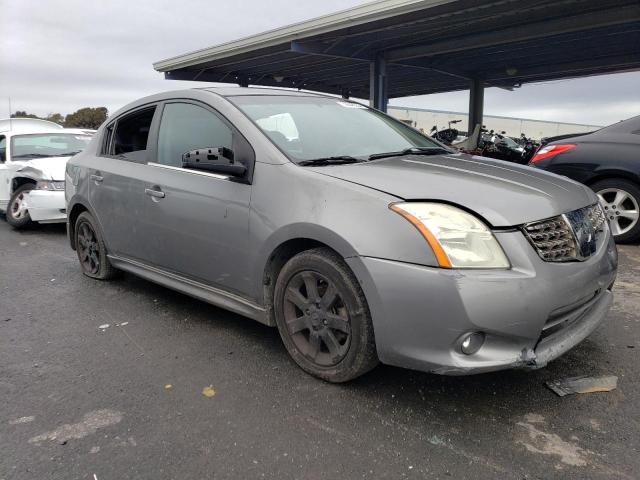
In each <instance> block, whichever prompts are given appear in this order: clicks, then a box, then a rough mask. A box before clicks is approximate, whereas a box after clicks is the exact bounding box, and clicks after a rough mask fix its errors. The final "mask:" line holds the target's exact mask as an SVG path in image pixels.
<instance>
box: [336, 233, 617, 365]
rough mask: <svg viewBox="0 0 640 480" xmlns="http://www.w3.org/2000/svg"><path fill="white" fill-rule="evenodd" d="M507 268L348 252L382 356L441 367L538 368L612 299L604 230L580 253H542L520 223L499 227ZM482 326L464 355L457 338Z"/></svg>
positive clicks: (611, 260) (577, 338) (612, 264)
mask: <svg viewBox="0 0 640 480" xmlns="http://www.w3.org/2000/svg"><path fill="white" fill-rule="evenodd" d="M496 237H497V238H498V240H499V241H500V243H501V245H502V247H503V249H504V250H505V253H506V254H507V256H508V257H509V259H510V260H511V263H512V268H511V269H510V270H445V269H439V268H432V267H425V266H419V265H412V264H407V263H401V262H395V261H390V260H383V259H379V258H370V257H352V258H349V259H347V262H348V263H349V265H350V267H351V268H352V270H353V271H354V272H355V274H356V276H357V277H358V279H359V280H360V282H361V285H362V288H363V290H364V293H365V296H366V298H367V301H368V303H369V308H370V310H371V315H372V320H373V326H374V331H375V336H376V347H377V351H378V356H379V358H380V360H381V361H382V362H383V363H386V364H390V365H396V366H399V367H404V368H413V369H416V370H423V371H429V372H434V373H440V374H446V375H464V374H473V373H482V372H489V371H494V370H502V369H506V368H540V367H543V366H545V365H546V364H547V363H548V362H550V361H552V360H553V359H555V358H557V357H559V356H560V355H562V354H563V353H565V352H566V351H568V350H569V349H571V348H572V347H574V346H575V345H577V344H578V343H580V342H581V341H582V340H583V339H584V338H586V337H587V336H588V335H589V334H590V333H591V332H593V330H595V329H596V328H597V326H598V325H600V324H601V323H602V321H603V320H604V318H605V317H606V314H607V312H608V310H609V307H610V305H611V302H612V297H613V295H612V294H611V292H610V290H609V289H610V286H611V285H612V284H613V282H614V280H615V276H616V269H617V251H616V248H615V245H614V243H613V240H612V238H611V237H610V235H609V238H608V239H607V240H606V241H605V242H604V245H602V248H600V250H599V251H598V252H597V253H596V255H594V256H593V257H591V258H589V259H588V260H586V261H584V262H571V263H549V262H544V261H542V260H541V259H540V257H539V256H538V255H537V253H536V252H535V251H534V250H533V248H532V247H531V245H530V244H529V243H528V242H527V240H526V239H525V237H524V235H523V234H522V233H521V232H519V231H513V232H498V233H496ZM471 332H483V333H484V334H485V342H484V344H483V345H482V347H481V348H480V349H479V350H478V351H477V352H476V353H474V354H472V355H465V354H463V353H462V351H461V349H460V341H461V338H462V337H463V336H464V335H465V334H467V333H471Z"/></svg>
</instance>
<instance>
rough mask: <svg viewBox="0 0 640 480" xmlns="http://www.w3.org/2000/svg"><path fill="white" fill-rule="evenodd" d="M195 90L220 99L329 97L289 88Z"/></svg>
mask: <svg viewBox="0 0 640 480" xmlns="http://www.w3.org/2000/svg"><path fill="white" fill-rule="evenodd" d="M195 90H205V91H207V92H211V93H215V94H217V95H220V96H221V97H235V96H240V95H277V96H287V97H291V96H296V97H329V98H335V97H331V96H330V95H323V94H321V93H317V92H306V91H302V90H293V89H290V88H266V87H265V88H263V87H204V88H197V89H195Z"/></svg>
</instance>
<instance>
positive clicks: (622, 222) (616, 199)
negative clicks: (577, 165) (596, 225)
mask: <svg viewBox="0 0 640 480" xmlns="http://www.w3.org/2000/svg"><path fill="white" fill-rule="evenodd" d="M591 188H592V189H593V191H595V192H596V195H598V199H599V200H600V205H602V208H603V210H604V213H605V215H606V217H607V220H608V221H609V226H610V227H611V233H612V234H613V238H614V240H615V241H616V242H617V243H628V242H636V241H638V240H640V207H639V205H640V188H638V186H637V185H636V184H635V183H633V182H630V181H628V180H623V179H618V178H608V179H605V180H601V181H599V182H596V183H594V184H593V185H591Z"/></svg>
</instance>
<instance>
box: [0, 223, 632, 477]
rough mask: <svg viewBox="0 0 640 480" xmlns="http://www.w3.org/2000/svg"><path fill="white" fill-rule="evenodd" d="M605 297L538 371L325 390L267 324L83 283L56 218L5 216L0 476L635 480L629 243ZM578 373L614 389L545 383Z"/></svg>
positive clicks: (1, 235) (372, 381)
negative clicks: (590, 325) (596, 315)
mask: <svg viewBox="0 0 640 480" xmlns="http://www.w3.org/2000/svg"><path fill="white" fill-rule="evenodd" d="M614 292H615V304H614V308H613V310H612V311H611V313H610V315H609V318H608V321H607V323H606V324H605V325H603V326H602V327H600V328H599V329H598V330H597V331H596V332H595V333H594V334H593V335H592V336H591V337H590V338H589V339H587V340H586V341H585V342H583V343H582V344H581V345H579V346H578V347H576V348H575V349H574V350H572V351H571V352H569V353H568V354H567V355H565V356H564V357H562V358H560V359H559V360H557V361H555V362H554V363H552V364H550V365H549V366H548V367H547V368H545V369H542V370H538V371H534V372H522V371H508V372H500V373H495V374H485V375H479V376H472V377H441V376H436V375H430V374H426V373H420V372H413V371H408V370H402V369H398V368H392V367H386V366H380V367H378V368H376V369H375V370H374V371H372V372H371V373H369V374H367V375H365V376H363V377H361V378H359V379H358V380H356V381H354V382H351V383H349V384H345V385H330V384H327V383H323V382H321V381H319V380H316V379H314V378H312V377H310V376H308V375H307V374H305V373H304V372H302V371H301V370H300V369H298V368H297V367H296V366H295V365H294V364H293V363H292V362H291V361H290V360H289V358H288V356H287V354H286V352H285V350H284V348H283V346H282V345H281V342H280V338H279V336H278V332H277V331H276V330H275V329H271V328H268V327H265V326H262V325H259V324H257V323H255V322H252V321H250V320H247V319H244V318H242V317H239V316H237V315H234V314H231V313H228V312H226V311H224V310H220V309H218V308H215V307H212V306H210V305H207V304H205V303H202V302H200V301H197V300H194V299H192V298H190V297H187V296H185V295H182V294H179V293H176V292H173V291H171V290H168V289H166V288H163V287H160V286H157V285H154V284H152V283H149V282H147V281H145V280H142V279H139V278H136V277H134V276H132V275H128V274H125V275H123V276H122V278H120V279H118V280H115V281H112V282H108V283H106V282H99V281H95V280H91V279H89V278H86V277H84V276H83V275H82V274H81V273H80V269H79V266H78V263H77V259H76V257H75V253H74V252H73V251H72V250H71V249H70V248H69V246H68V242H67V240H66V237H65V233H64V226H61V225H50V226H38V227H36V228H34V229H32V230H29V231H25V232H17V231H14V230H12V229H11V228H10V227H9V226H8V225H7V224H6V223H5V222H4V220H3V219H0V395H1V402H0V451H1V452H2V455H0V479H2V480H9V479H65V480H66V479H90V480H94V479H97V480H106V479H118V480H121V479H134V478H140V479H155V480H158V479H173V478H175V479H200V478H214V479H225V478H238V479H252V478H277V479H289V478H300V479H324V478H331V479H351V478H391V479H399V478H445V479H446V478H457V479H462V478H474V479H494V478H500V479H512V478H513V479H524V478H530V479H552V478H562V479H566V478H580V479H582V478H602V479H604V478H607V479H610V478H622V479H635V478H640V453H639V448H640V398H639V395H638V394H639V393H640V321H639V317H638V312H639V311H640V247H638V246H623V247H621V248H620V272H619V276H618V280H617V283H616V287H615V288H614ZM443 321H446V319H443ZM578 375H616V376H618V388H617V389H616V390H614V391H611V392H607V393H592V394H583V395H572V396H567V397H563V398H560V397H558V396H556V395H555V394H554V393H553V392H551V391H550V390H549V389H548V388H546V387H545V382H546V381H549V380H555V379H561V378H565V377H571V376H578Z"/></svg>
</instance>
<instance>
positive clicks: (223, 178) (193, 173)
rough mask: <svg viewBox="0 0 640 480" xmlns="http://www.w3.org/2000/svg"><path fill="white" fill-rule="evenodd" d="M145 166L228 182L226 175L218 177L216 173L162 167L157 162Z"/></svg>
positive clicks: (171, 166)
mask: <svg viewBox="0 0 640 480" xmlns="http://www.w3.org/2000/svg"><path fill="white" fill-rule="evenodd" d="M147 165H150V166H152V167H160V168H166V169H168V170H176V171H178V172H183V173H190V174H192V175H202V176H204V177H213V178H217V179H220V180H229V178H230V177H229V176H227V175H220V174H217V173H209V172H201V171H199V170H190V169H188V168H182V167H174V166H173V165H163V164H161V163H157V162H147Z"/></svg>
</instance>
